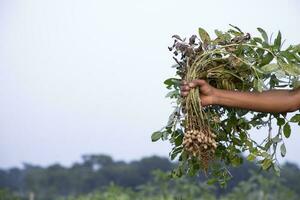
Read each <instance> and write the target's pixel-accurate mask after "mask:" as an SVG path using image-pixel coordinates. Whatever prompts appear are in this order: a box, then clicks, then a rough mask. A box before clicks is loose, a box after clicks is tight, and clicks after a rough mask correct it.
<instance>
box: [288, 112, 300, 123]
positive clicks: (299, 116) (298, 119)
mask: <svg viewBox="0 0 300 200" xmlns="http://www.w3.org/2000/svg"><path fill="white" fill-rule="evenodd" d="M290 122H293V123H298V122H300V114H296V115H294V116H293V117H292V118H291V119H290Z"/></svg>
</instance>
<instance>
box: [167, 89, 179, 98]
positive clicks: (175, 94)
mask: <svg viewBox="0 0 300 200" xmlns="http://www.w3.org/2000/svg"><path fill="white" fill-rule="evenodd" d="M179 96H180V94H179V91H178V90H174V91H170V92H168V93H167V94H166V98H169V97H170V98H177V97H179Z"/></svg>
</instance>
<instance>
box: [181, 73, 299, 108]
mask: <svg viewBox="0 0 300 200" xmlns="http://www.w3.org/2000/svg"><path fill="white" fill-rule="evenodd" d="M196 87H198V88H199V91H200V98H201V105H202V106H208V105H221V106H228V107H235V108H242V109H247V110H253V111H258V112H269V113H285V112H293V111H296V110H298V109H300V89H295V90H269V91H264V92H239V91H229V90H222V89H217V88H214V87H212V86H211V85H209V84H208V83H207V82H206V81H205V80H202V79H199V80H194V81H191V82H189V83H188V82H186V81H184V82H182V85H181V87H180V90H181V95H182V96H183V97H185V96H187V95H188V93H189V91H190V90H191V89H192V88H196Z"/></svg>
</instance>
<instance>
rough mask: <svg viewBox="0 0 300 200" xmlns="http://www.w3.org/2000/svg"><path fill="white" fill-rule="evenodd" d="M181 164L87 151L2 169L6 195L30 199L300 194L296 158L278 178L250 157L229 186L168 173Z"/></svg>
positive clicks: (1, 195) (1, 194) (168, 199)
mask: <svg viewBox="0 0 300 200" xmlns="http://www.w3.org/2000/svg"><path fill="white" fill-rule="evenodd" d="M176 165H177V164H176V163H171V162H170V161H169V160H168V159H166V158H161V157H157V156H153V157H148V158H143V159H141V160H138V161H132V162H129V163H126V162H123V161H114V160H113V159H112V158H111V157H109V156H106V155H88V156H83V161H82V162H78V163H74V164H73V165H72V166H70V167H63V166H61V165H59V164H55V165H51V166H49V167H45V168H43V167H40V166H32V165H29V164H25V165H24V168H23V169H19V168H12V169H8V170H0V200H25V199H26V200H28V196H29V194H30V193H31V195H33V194H34V197H35V199H38V200H104V199H105V200H127V199H128V200H129V199H130V200H135V199H136V200H140V199H142V200H150V199H151V200H216V199H220V200H235V199H236V200H238V199H249V200H250V199H251V200H252V199H276V200H281V199H284V200H285V199H290V200H293V199H300V169H299V168H298V167H297V166H296V165H294V164H291V163H286V164H285V165H283V166H282V170H281V172H282V173H281V177H277V176H274V175H273V174H272V173H267V172H261V171H259V169H258V168H257V167H256V166H255V165H254V164H252V163H249V162H245V163H244V164H243V165H241V166H240V167H238V168H232V169H230V171H231V173H232V176H233V179H232V181H230V182H229V183H228V185H227V188H225V189H224V188H220V187H219V185H213V184H212V185H208V184H206V182H205V179H206V177H204V176H198V177H187V176H184V177H182V178H178V179H174V178H170V176H169V173H166V172H168V171H170V170H172V169H173V168H174V167H175V166H176Z"/></svg>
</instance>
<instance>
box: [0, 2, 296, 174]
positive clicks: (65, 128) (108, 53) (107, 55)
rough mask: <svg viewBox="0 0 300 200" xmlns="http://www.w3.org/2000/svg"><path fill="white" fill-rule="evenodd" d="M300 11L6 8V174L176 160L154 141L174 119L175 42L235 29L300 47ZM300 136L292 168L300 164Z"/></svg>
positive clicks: (200, 6) (0, 145)
mask: <svg viewBox="0 0 300 200" xmlns="http://www.w3.org/2000/svg"><path fill="white" fill-rule="evenodd" d="M299 10H300V2H299V1H297V0H289V1H283V0H282V1H278V0H265V1H259V0H255V1H241V0H239V1H218V0H210V1H200V0H194V1H175V0H164V1H161V0H160V1H159V0H151V1H150V0H149V1H145V0H126V1H121V0H111V1H103V0H98V1H97V0H86V1H79V0H51V1H42V0H19V1H18V0H6V1H5V0H0V113H1V114H0V168H7V167H12V166H21V164H22V162H29V163H33V164H41V165H48V164H52V163H54V162H60V163H62V164H64V165H69V164H70V163H72V162H74V161H78V160H79V159H80V156H81V155H82V154H87V153H105V154H109V155H111V156H113V157H114V158H115V159H118V160H119V159H122V160H132V159H138V158H140V157H142V156H150V155H153V154H157V155H162V156H168V151H169V148H170V147H169V145H168V142H159V143H152V142H151V141H150V135H151V132H153V131H155V130H157V129H160V128H161V127H162V126H163V125H164V124H165V122H166V121H167V118H168V115H169V113H170V111H171V105H170V101H169V100H168V99H165V98H164V95H165V94H166V92H167V90H166V89H164V86H163V84H162V82H163V80H164V79H166V78H168V77H170V76H172V75H173V74H174V71H173V69H171V68H170V65H172V64H173V61H172V59H171V56H172V55H171V54H170V52H169V51H168V50H167V46H168V45H170V44H171V43H172V40H171V38H170V36H171V35H172V34H175V33H176V34H179V35H182V36H190V35H192V34H195V33H196V30H197V28H198V27H199V26H201V27H203V28H205V29H207V30H208V31H209V32H210V33H212V32H213V30H214V29H221V30H224V29H227V28H228V24H229V23H231V24H235V25H238V26H239V27H240V28H242V29H243V30H244V31H246V32H250V33H255V34H257V31H256V27H258V26H260V27H263V28H264V29H265V30H267V32H268V33H271V32H277V31H278V30H279V29H280V30H281V32H282V33H283V37H284V38H286V39H287V41H286V43H287V44H294V43H300V39H299V32H300V28H299V20H300V12H299ZM299 131H300V129H299V127H296V126H295V127H293V132H292V136H291V137H290V139H289V140H287V141H286V143H287V156H286V158H284V161H286V160H289V161H293V162H297V163H298V164H300V155H299V154H298V151H299V150H300V147H299V146H300V133H299ZM266 134H267V133H266V132H259V133H257V132H253V135H255V137H258V138H259V137H260V136H257V135H263V136H265V135H266Z"/></svg>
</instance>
